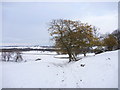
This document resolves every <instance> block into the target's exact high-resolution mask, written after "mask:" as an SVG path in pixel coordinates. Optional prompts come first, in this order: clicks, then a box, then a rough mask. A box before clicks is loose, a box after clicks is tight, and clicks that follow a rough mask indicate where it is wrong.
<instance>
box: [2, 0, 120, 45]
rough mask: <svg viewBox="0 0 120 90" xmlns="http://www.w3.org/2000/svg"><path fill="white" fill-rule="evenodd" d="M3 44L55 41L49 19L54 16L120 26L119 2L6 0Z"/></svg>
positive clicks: (105, 27) (105, 29) (106, 29)
mask: <svg viewBox="0 0 120 90" xmlns="http://www.w3.org/2000/svg"><path fill="white" fill-rule="evenodd" d="M2 6H3V9H2V10H3V19H2V20H3V21H2V24H3V33H2V37H3V44H7V45H8V44H10V45H15V44H16V45H24V44H26V45H27V44H28V45H52V42H51V41H50V36H49V33H48V27H49V25H48V23H49V22H50V21H51V20H52V19H61V18H62V19H71V20H80V21H82V22H83V23H89V24H92V25H94V26H96V27H98V28H100V30H99V32H100V33H108V32H110V33H111V32H112V31H113V30H115V29H117V27H118V3H117V2H91V3H88V2H87V3H86V2H84V3H82V2H77V3H73V2H72V3H70V2H69V3H68V2H67V3H66V2H56V3H55V2H49V3H47V2H45V3H43V2H34V3H33V2H17V3H15V2H14V3H8V2H7V3H3V4H2Z"/></svg>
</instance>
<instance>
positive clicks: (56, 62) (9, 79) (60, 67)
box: [2, 51, 118, 88]
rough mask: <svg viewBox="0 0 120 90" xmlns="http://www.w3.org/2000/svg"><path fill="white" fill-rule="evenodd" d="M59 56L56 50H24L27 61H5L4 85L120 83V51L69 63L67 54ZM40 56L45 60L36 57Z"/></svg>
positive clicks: (110, 85)
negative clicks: (119, 75)
mask: <svg viewBox="0 0 120 90" xmlns="http://www.w3.org/2000/svg"><path fill="white" fill-rule="evenodd" d="M59 57H60V56H58V55H56V53H55V52H52V53H51V52H24V53H23V58H24V61H26V62H18V63H15V62H3V64H2V65H3V67H2V70H3V73H2V75H3V81H2V87H3V88H117V87H118V51H111V52H105V53H102V54H99V55H95V56H94V55H92V54H91V55H88V56H87V57H85V58H83V59H82V60H80V61H77V62H71V63H68V59H67V58H66V59H61V58H59ZM81 57H83V56H81ZM37 58H40V59H41V60H39V61H35V60H36V59H37ZM81 64H82V65H83V66H81ZM84 65H85V66H84Z"/></svg>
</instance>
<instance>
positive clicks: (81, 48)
mask: <svg viewBox="0 0 120 90" xmlns="http://www.w3.org/2000/svg"><path fill="white" fill-rule="evenodd" d="M48 30H49V31H50V35H51V36H52V39H53V40H55V46H56V47H57V48H59V52H60V53H66V54H68V55H69V61H76V60H77V58H76V56H77V54H79V53H83V54H84V55H85V56H86V53H87V52H88V50H89V48H90V47H92V46H94V45H96V44H98V42H99V38H98V37H97V36H96V35H95V34H96V28H95V27H94V26H92V25H89V24H88V23H82V22H81V21H72V20H63V19H57V20H52V21H51V22H50V27H49V29H48Z"/></svg>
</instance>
